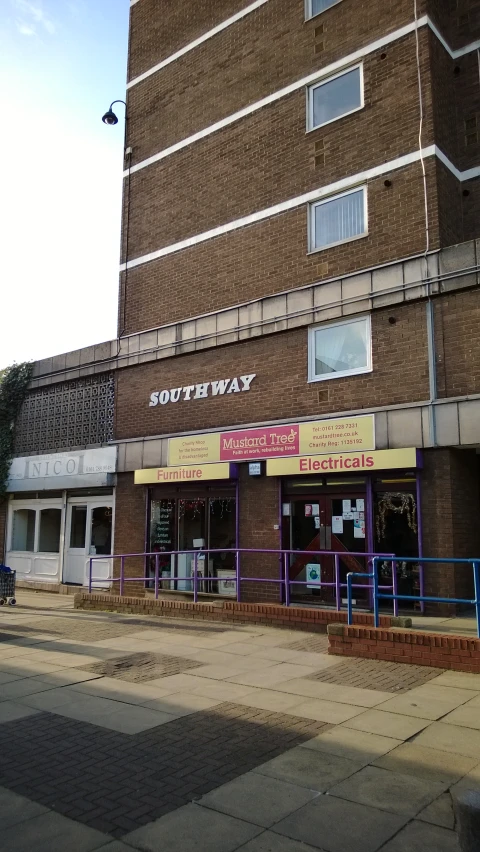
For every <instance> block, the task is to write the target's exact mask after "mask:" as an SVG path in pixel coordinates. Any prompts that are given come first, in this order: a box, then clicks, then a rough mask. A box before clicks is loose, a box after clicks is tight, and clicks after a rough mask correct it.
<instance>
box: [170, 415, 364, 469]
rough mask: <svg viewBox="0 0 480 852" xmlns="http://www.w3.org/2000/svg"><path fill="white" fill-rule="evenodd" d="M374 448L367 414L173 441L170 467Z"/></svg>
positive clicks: (195, 436)
mask: <svg viewBox="0 0 480 852" xmlns="http://www.w3.org/2000/svg"><path fill="white" fill-rule="evenodd" d="M374 447H375V435H374V417H373V414H366V415H362V416H360V417H342V418H337V419H332V420H313V421H311V422H308V423H290V424H288V425H280V426H264V427H262V428H261V429H240V430H238V431H236V432H211V433H209V434H206V435H191V436H189V437H188V436H187V437H184V438H170V440H169V442H168V464H169V465H176V464H195V463H196V462H199V463H203V464H205V463H210V462H218V461H237V462H238V461H253V460H255V459H258V460H260V459H268V458H279V457H286V456H298V455H301V454H305V455H306V454H318V453H331V452H336V453H341V452H350V451H351V450H373V448H374Z"/></svg>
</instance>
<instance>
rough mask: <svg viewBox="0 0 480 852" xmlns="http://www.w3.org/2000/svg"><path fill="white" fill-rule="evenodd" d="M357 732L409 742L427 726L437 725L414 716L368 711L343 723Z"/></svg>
mask: <svg viewBox="0 0 480 852" xmlns="http://www.w3.org/2000/svg"><path fill="white" fill-rule="evenodd" d="M343 724H344V725H345V727H347V728H353V729H354V730H355V731H365V732H366V733H367V734H380V736H382V737H393V738H394V739H396V740H409V739H410V737H413V736H414V735H415V734H418V732H419V731H421V730H423V728H426V727H427V725H431V724H435V723H432V722H431V721H430V719H417V718H414V717H412V716H401V715H400V714H399V713H385V712H383V711H382V710H367V711H366V712H365V713H362V714H361V715H359V716H356V717H355V718H353V719H349V720H348V721H347V722H344V723H343Z"/></svg>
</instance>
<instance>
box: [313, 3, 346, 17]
mask: <svg viewBox="0 0 480 852" xmlns="http://www.w3.org/2000/svg"><path fill="white" fill-rule="evenodd" d="M337 3H340V0H306V3H305V17H306V18H307V19H308V18H314V17H315V15H319V14H320V12H325V10H326V9H329V8H330V6H336V5H337Z"/></svg>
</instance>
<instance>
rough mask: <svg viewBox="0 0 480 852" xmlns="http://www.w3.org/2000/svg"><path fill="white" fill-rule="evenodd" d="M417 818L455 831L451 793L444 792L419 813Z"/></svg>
mask: <svg viewBox="0 0 480 852" xmlns="http://www.w3.org/2000/svg"><path fill="white" fill-rule="evenodd" d="M417 819H420V820H422V821H423V822H429V823H431V824H432V825H439V826H440V828H448V829H450V831H453V830H454V828H455V814H454V813H453V801H452V797H451V795H450V793H448V792H447V793H442V794H441V796H439V797H438V798H437V799H434V800H433V802H431V803H430V804H429V805H427V807H426V808H424V809H423V811H420V813H419V814H417Z"/></svg>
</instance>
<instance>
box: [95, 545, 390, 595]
mask: <svg viewBox="0 0 480 852" xmlns="http://www.w3.org/2000/svg"><path fill="white" fill-rule="evenodd" d="M215 553H232V554H234V556H235V569H234V571H235V573H234V574H233V573H232V576H231V577H224V578H222V579H224V580H234V581H235V585H236V598H237V601H240V584H241V583H275V584H277V585H279V586H280V587H281V588H282V589H283V593H284V594H283V597H284V602H285V605H286V606H290V587H291V586H310V587H311V586H312V585H313V584H312V582H311V581H309V580H297V579H293V580H291V579H290V576H289V568H290V566H289V557H290V556H292V555H294V556H311V557H312V558H315V557H317V558H318V557H322V556H324V557H325V556H328V557H333V559H334V576H335V579H334V580H333V581H327V582H325V581H321V580H320V581H319V582H318V588H319V589H321V588H323V587H326V588H329V587H330V588H334V589H335V605H336V609H337V610H341V608H342V589H344V588H346V587H347V583H342V582H341V579H340V560H341V559H342V557H348V556H353V557H355V558H357V557H361V558H363V559H366V560H367V564H368V563H370V562H371V561H372V560H373V559H374V558H375V556H379V557H380V558H381V559H385V558H390V557H391V558H392V559H396V557H395V556H393V554H375V553H368V552H367V553H365V552H364V551H362V552H360V551H330V550H292V549H280V550H279V549H275V548H245V547H244V548H233V547H232V548H228V547H222V548H200V549H196V550H168V551H161V552H158V551H155V552H150V553H149V552H144V553H119V554H112V555H111V556H109V557H105V556H104V555H103V556H91V557H90V558H89V571H88V591H89V593H91V592H92V589H93V585H94V584H95V583H97V584H99V583H102V584H104V583H105V582H108V583H118V584H119V594H120V595H121V596H123V594H124V590H125V583H133V582H136V583H138V582H143V583H144V584H146V583H147V582H151V580H152V578H151V577H146V576H144V577H138V576H137V577H126V576H125V560H126V559H130V558H137V559H138V558H141V559H144V560H145V561H146V560H147V559H148V558H154V559H155V569H154V577H153V580H154V589H155V599H156V600H158V594H159V584H160V582H161V580H160V577H159V570H160V566H159V562H160V558H164V557H171V556H180V555H187V556H188V555H191V556H192V558H193V561H194V565H193V576H191V577H178V576H174V577H171V578H170V579H171V581H172V582H185V583H191V585H192V590H191V591H193V600H194V602H195V603H196V602H197V600H198V594H199V586H200V587H201V586H202V584H203V583H209V582H212V579H213V578H212V577H211V576H208V577H202V576H199V574H198V562H199V555H200V554H205V556H206V557H207V558H208V556H209V555H210V554H215ZM249 553H251V554H255V553H256V554H273V555H276V556H278V557H279V560H280V562H281V570H280V574H279V577H278V579H272V578H270V577H243V576H241V572H240V556H241V554H249ZM106 558H108V559H120V573H119V576H118V577H112V578H110V579H108V580H107V581H106V580H105V578H95V577H94V576H93V563H94V562H95V561H103V562H104V561H105V559H106ZM167 579H168V578H167ZM394 584H395V580H394V579H393V580H392V584H391V585H387V586H381V588H382V589H393V591H395V585H394ZM353 587H354V588H362V589H371V588H373V587H372V586H371V585H369V584H366V583H358V584H356V585H355V584H354V586H353ZM185 591H186V592H187V594H188V593H189V590H185ZM190 593H191V592H190ZM395 607H398V604H395V603H394V608H395Z"/></svg>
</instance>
